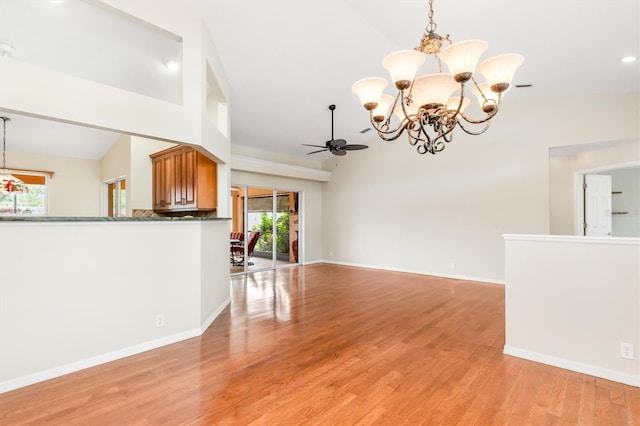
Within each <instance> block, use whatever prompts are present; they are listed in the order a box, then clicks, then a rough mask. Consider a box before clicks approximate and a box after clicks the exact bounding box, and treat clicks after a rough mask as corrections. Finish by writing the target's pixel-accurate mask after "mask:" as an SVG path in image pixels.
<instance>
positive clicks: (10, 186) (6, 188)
mask: <svg viewBox="0 0 640 426" xmlns="http://www.w3.org/2000/svg"><path fill="white" fill-rule="evenodd" d="M0 120H2V169H0V194H22V193H23V192H27V191H28V189H27V185H25V184H24V183H23V182H22V181H21V180H20V179H18V178H17V177H15V176H13V175H11V172H10V170H7V121H11V119H10V118H9V117H0Z"/></svg>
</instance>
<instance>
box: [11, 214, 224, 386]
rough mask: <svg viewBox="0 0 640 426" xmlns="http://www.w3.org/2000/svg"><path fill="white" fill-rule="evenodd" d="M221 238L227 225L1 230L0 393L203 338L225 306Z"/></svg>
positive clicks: (57, 225)
mask: <svg viewBox="0 0 640 426" xmlns="http://www.w3.org/2000/svg"><path fill="white" fill-rule="evenodd" d="M228 236H229V225H228V221H227V220H217V221H195V220H194V221H162V222H158V221H156V222H139V221H132V222H37V223H34V222H31V223H20V222H2V223H0V249H1V250H2V253H3V257H2V265H3V266H4V268H3V273H2V274H0V336H1V340H0V344H1V347H0V393H1V392H5V391H8V390H11V389H15V388H18V387H21V386H26V385H29V384H31V383H35V382H38V381H42V380H46V379H49V378H53V377H56V376H59V375H62V374H67V373H70V372H73V371H76V370H79V369H82V368H87V367H90V366H93V365H97V364H101V363H104V362H108V361H112V360H114V359H118V358H122V357H125V356H129V355H132V354H134V353H138V352H143V351H146V350H149V349H153V348H156V347H159V346H163V345H166V344H169V343H173V342H176V341H179V340H183V339H187V338H190V337H195V336H198V335H200V334H202V333H203V332H204V329H206V327H207V326H208V325H209V324H210V323H211V322H212V321H213V319H214V318H215V316H216V315H217V314H219V313H220V312H221V311H222V309H223V308H224V307H225V306H226V305H227V304H228V303H229V295H230V292H229V264H228V258H229V252H228V251H229V246H228ZM9 265H10V267H7V266H9ZM158 315H163V316H164V324H165V325H164V326H162V327H157V326H156V319H157V316H158Z"/></svg>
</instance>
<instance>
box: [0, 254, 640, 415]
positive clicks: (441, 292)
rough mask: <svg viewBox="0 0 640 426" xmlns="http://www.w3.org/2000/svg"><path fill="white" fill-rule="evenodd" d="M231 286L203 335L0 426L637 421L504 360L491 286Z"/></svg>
mask: <svg viewBox="0 0 640 426" xmlns="http://www.w3.org/2000/svg"><path fill="white" fill-rule="evenodd" d="M231 286H232V287H231V292H232V304H231V306H230V307H228V308H227V309H226V310H225V311H224V312H223V313H222V314H221V315H220V317H219V318H218V319H216V321H215V322H214V323H213V325H212V326H211V327H210V328H209V330H207V332H206V333H205V334H204V335H203V336H202V337H200V338H194V339H190V340H187V341H184V342H180V343H177V344H174V345H170V346H167V347H164V348H160V349H157V350H153V351H149V352H145V353H143V354H140V355H137V356H133V357H129V358H126V359H123V360H119V361H115V362H112V363H109V364H105V365H102V366H98V367H95V368H91V369H87V370H83V371H80V372H78V373H75V374H71V375H67V376H64V377H61V378H58V379H54V380H50V381H47V382H44V383H39V384H36V385H33V386H29V387H26V388H23V389H18V390H16V391H13V392H9V393H5V394H2V395H0V424H1V425H21V424H53V425H368V424H381V425H405V424H406V425H418V424H425V425H445V424H447V425H453V424H461V425H474V424H476V425H556V424H557V425H560V424H562V425H568V424H570V425H632V424H636V425H638V424H640V390H639V389H638V388H634V387H631V386H625V385H621V384H618V383H614V382H610V381H607V380H602V379H597V378H594V377H591V376H587V375H584V374H578V373H574V372H570V371H566V370H561V369H558V368H553V367H549V366H545V365H541V364H537V363H533V362H529V361H525V360H521V359H518V358H513V357H509V356H505V355H503V354H502V348H503V345H504V288H503V287H502V286H500V285H491V284H483V283H476V282H469V281H461V280H452V279H444V278H436V277H426V276H420V275H412V274H403V273H395V272H384V271H375V270H367V269H359V268H351V267H345V266H336V265H326V264H319V265H311V266H305V267H294V268H288V269H283V270H279V271H277V272H274V271H268V272H261V273H256V274H250V275H247V276H238V277H234V278H233V279H232V280H231Z"/></svg>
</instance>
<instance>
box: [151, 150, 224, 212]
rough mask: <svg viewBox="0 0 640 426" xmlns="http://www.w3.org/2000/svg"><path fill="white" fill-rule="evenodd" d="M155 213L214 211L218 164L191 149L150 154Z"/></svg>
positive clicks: (216, 197) (216, 196) (216, 195)
mask: <svg viewBox="0 0 640 426" xmlns="http://www.w3.org/2000/svg"><path fill="white" fill-rule="evenodd" d="M150 157H151V161H152V164H153V167H152V171H153V179H152V181H153V210H154V211H157V212H174V211H183V212H184V211H213V210H215V209H216V207H217V199H218V194H217V165H216V163H215V162H214V161H211V160H210V159H208V158H207V157H205V156H204V155H203V154H201V153H199V152H198V151H196V150H195V149H193V148H191V147H188V146H175V147H173V148H169V149H166V150H164V151H160V152H156V153H154V154H151V155H150Z"/></svg>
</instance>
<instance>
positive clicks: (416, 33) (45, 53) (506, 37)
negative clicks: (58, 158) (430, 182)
mask: <svg viewBox="0 0 640 426" xmlns="http://www.w3.org/2000/svg"><path fill="white" fill-rule="evenodd" d="M189 1H190V2H191V3H192V4H193V6H194V7H196V8H197V9H199V10H200V11H201V13H202V14H203V17H204V20H205V23H206V25H207V27H208V28H209V30H210V32H211V35H212V38H213V40H214V44H215V45H216V48H217V50H218V53H219V56H220V58H221V61H222V64H223V68H224V70H225V73H226V75H227V78H228V80H229V83H230V86H231V110H230V113H231V139H232V143H234V144H239V145H246V146H250V147H255V148H260V149H266V150H270V151H275V152H280V153H284V154H289V155H294V156H305V154H306V153H307V152H309V150H308V149H307V148H306V147H303V146H301V145H300V144H302V143H310V144H320V145H322V144H324V142H325V141H326V140H328V139H330V136H331V128H330V125H331V115H330V111H329V109H328V106H329V105H330V104H335V105H336V106H337V108H336V111H335V137H336V138H344V139H347V140H348V142H349V143H364V142H366V141H367V140H370V139H371V135H372V133H368V134H365V135H363V134H360V133H359V132H360V131H361V130H362V129H364V128H367V127H368V126H369V122H368V113H367V112H366V111H365V110H364V109H363V108H362V106H361V105H360V104H359V102H358V99H357V97H356V96H355V95H354V94H352V93H351V85H352V84H353V82H355V81H356V80H358V79H360V78H363V77H368V76H372V75H380V76H384V77H387V75H386V71H385V70H384V69H383V68H382V65H381V62H382V59H383V58H384V56H386V55H387V54H388V53H391V52H393V51H395V50H399V49H406V48H413V47H415V46H416V45H417V43H418V41H419V39H420V37H421V35H422V32H423V31H424V28H425V25H426V23H427V10H428V3H427V1H426V0H305V1H299V0H278V1H277V2H265V1H260V0H215V1H210V0H189ZM434 9H435V15H434V20H435V22H436V24H437V25H438V30H437V32H439V33H440V34H442V35H444V34H450V35H451V38H452V39H453V41H460V40H465V39H483V40H486V41H487V42H488V43H489V49H488V51H487V52H486V53H485V55H483V58H486V57H490V56H493V55H496V54H500V53H520V54H522V55H524V56H525V62H524V64H523V65H522V67H521V68H520V69H519V70H518V72H517V73H516V77H515V80H514V83H515V84H532V85H533V87H531V88H523V89H514V90H511V91H510V92H509V93H508V94H507V97H506V100H505V102H507V104H508V99H509V98H510V97H519V96H545V95H555V94H575V93H598V92H602V93H605V92H638V90H639V81H640V77H639V74H640V73H639V69H640V65H639V64H638V62H636V63H633V64H622V63H621V62H620V61H619V59H620V58H621V57H623V56H626V55H639V54H640V47H639V43H640V42H639V40H640V35H639V27H640V22H639V21H640V10H639V2H638V1H637V0H616V1H615V2H606V3H603V2H601V1H596V0H564V1H561V2H560V1H556V0H553V1H552V0H540V1H537V2H516V1H513V0H493V1H489V2H479V1H477V0H476V1H474V0H449V1H446V2H445V1H444V0H436V1H435V3H434ZM99 12H100V11H99V8H96V7H95V6H94V5H93V4H92V2H90V1H88V2H84V1H80V0H67V1H62V2H61V1H58V2H51V1H49V0H0V43H2V42H9V43H11V44H12V45H14V47H16V58H17V59H22V60H27V61H30V62H34V63H36V64H41V65H44V66H47V67H50V68H53V69H57V70H61V71H63V72H70V73H72V74H74V75H77V76H80V77H83V78H89V77H87V76H90V78H93V79H94V80H97V81H101V82H104V83H106V84H112V85H115V86H118V87H122V88H126V89H128V90H133V91H137V92H139V93H143V94H148V95H150V96H155V97H158V98H161V99H165V100H172V99H173V97H174V96H175V92H171V91H169V92H167V89H166V88H167V87H175V84H174V83H173V82H174V80H173V79H175V78H176V77H175V75H172V74H171V73H169V72H167V70H166V68H164V67H163V66H162V62H163V61H164V60H165V59H167V58H168V57H170V56H172V55H174V54H175V53H176V41H175V40H173V39H172V38H171V37H170V36H168V35H167V34H163V33H161V32H158V31H153V30H149V29H147V30H145V31H142V30H140V28H139V27H140V26H138V25H132V24H131V21H128V22H127V20H122V17H118V19H119V21H118V20H108V19H107V18H105V17H104V16H103V15H104V14H103V13H102V14H101V13H99ZM7 16H9V17H11V19H7ZM114 19H115V18H114ZM49 42H50V43H49ZM48 43H49V44H48ZM60 46H64V49H60ZM96 46H98V47H99V49H97V48H96ZM123 46H126V48H124V47H123ZM92 52H93V53H92ZM95 52H98V53H99V54H98V55H96V54H95ZM54 53H55V54H54ZM88 55H89V56H88ZM435 70H436V69H435V66H434V64H433V62H431V61H427V64H426V65H425V67H424V68H423V69H422V73H426V72H434V71H435ZM150 73H151V74H153V75H155V76H156V77H155V78H152V79H149V78H135V76H139V75H145V76H148V75H150ZM172 83H173V84H172ZM388 91H389V90H388ZM25 120H26V121H25ZM23 121H24V122H23ZM54 125H57V126H62V127H55V126H54ZM9 126H12V127H11V128H10V130H11V132H10V133H9V131H8V135H9V134H11V135H12V137H13V138H15V139H12V140H11V142H10V144H9V146H8V148H9V149H24V150H26V151H32V150H44V149H48V150H49V151H48V153H55V151H56V150H60V152H62V153H64V155H69V156H78V157H86V158H100V156H101V155H102V154H103V153H104V152H105V151H106V149H108V146H109V144H110V143H111V142H112V141H113V140H114V137H115V136H117V135H113V134H111V133H109V132H102V131H97V130H91V129H84V130H82V131H81V130H79V129H80V128H78V127H77V126H68V125H64V124H62V123H46V122H45V123H43V122H42V120H38V119H35V118H27V117H16V119H14V120H13V121H12V122H11V123H10V124H9ZM47 126H53V127H47ZM63 127H68V130H67V133H66V134H65V135H64V137H60V138H55V137H54V136H53V135H55V134H57V133H58V132H60V134H62V133H63V130H62V128H63ZM27 129H28V130H27ZM74 131H78V135H77V137H76V136H74V135H73V132H74ZM83 131H84V132H85V133H83ZM86 131H89V133H91V132H96V133H95V140H94V139H92V138H93V136H91V135H90V134H87V133H86ZM20 135H22V136H20ZM23 144H24V146H23ZM76 151H77V152H76ZM73 152H75V154H73ZM327 156H330V154H324V153H323V154H317V157H316V158H318V159H322V158H326V157H327Z"/></svg>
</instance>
